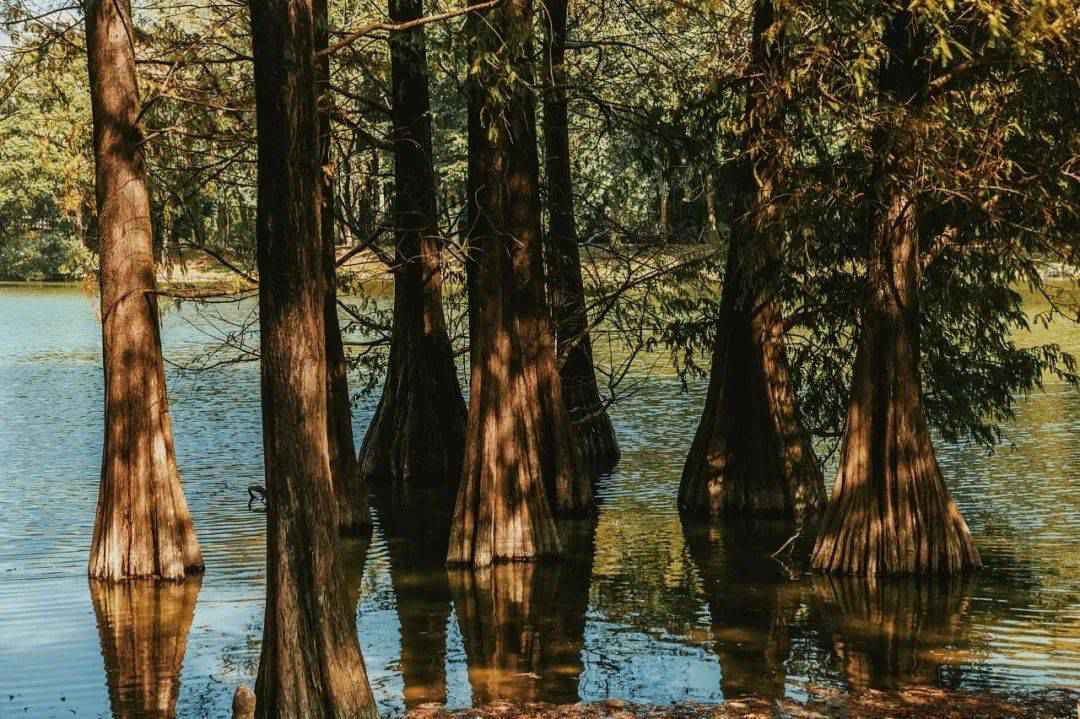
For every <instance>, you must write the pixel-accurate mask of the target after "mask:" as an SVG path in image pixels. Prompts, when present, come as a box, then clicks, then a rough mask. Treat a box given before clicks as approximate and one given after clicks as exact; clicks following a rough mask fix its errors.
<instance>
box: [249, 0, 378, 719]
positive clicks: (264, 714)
mask: <svg viewBox="0 0 1080 719" xmlns="http://www.w3.org/2000/svg"><path fill="white" fill-rule="evenodd" d="M251 23H252V37H253V46H254V56H255V91H256V120H257V123H258V157H259V166H258V167H259V172H258V207H259V209H258V222H257V230H256V237H257V240H258V265H259V278H260V282H259V321H260V330H261V355H262V413H263V451H264V456H265V464H266V485H267V495H268V496H267V500H268V502H267V542H266V544H267V546H266V563H267V576H266V588H267V597H266V613H265V617H264V621H263V639H262V654H261V657H260V659H259V673H258V678H257V680H256V685H255V694H256V697H257V706H256V716H257V717H259V718H260V719H271V718H273V719H301V718H303V719H324V718H325V719H330V718H333V719H345V718H348V719H353V718H355V717H375V716H377V711H376V709H375V704H374V700H373V698H372V695H371V689H370V687H369V686H368V680H367V674H366V671H365V669H364V661H363V658H362V657H361V655H360V645H359V643H358V641H357V637H356V625H355V622H354V618H353V617H354V615H353V613H352V611H351V610H352V608H351V607H349V605H348V601H347V591H346V587H345V584H344V577H343V574H342V567H341V566H340V564H339V562H338V537H337V533H338V521H339V519H338V502H337V496H336V494H335V491H334V484H333V477H332V474H331V468H330V454H329V447H328V433H327V426H328V425H327V423H328V418H327V394H328V393H327V391H326V388H327V373H326V327H325V316H326V297H327V288H326V271H325V261H326V255H325V251H324V243H323V237H322V232H321V224H320V214H321V212H320V211H321V205H322V202H321V185H322V181H321V178H320V172H321V168H320V166H319V158H320V143H319V122H318V116H317V110H316V87H315V84H316V69H315V17H314V8H313V7H312V0H258V1H255V0H253V1H252V3H251Z"/></svg>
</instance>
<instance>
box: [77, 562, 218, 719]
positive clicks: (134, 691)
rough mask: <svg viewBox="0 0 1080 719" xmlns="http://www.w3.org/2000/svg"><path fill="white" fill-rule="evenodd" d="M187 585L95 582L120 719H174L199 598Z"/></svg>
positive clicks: (112, 697)
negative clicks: (196, 602)
mask: <svg viewBox="0 0 1080 719" xmlns="http://www.w3.org/2000/svg"><path fill="white" fill-rule="evenodd" d="M201 584H202V581H201V580H200V579H199V578H195V579H189V580H187V581H184V582H168V583H163V582H147V581H140V582H121V583H117V582H101V581H97V580H94V579H91V580H90V598H91V600H92V601H93V604H94V614H95V616H96V617H97V626H98V634H99V635H100V637H101V656H102V657H104V658H105V678H106V683H107V684H108V685H109V706H110V708H111V710H112V716H113V717H115V718H116V719H173V717H175V716H176V700H177V698H178V697H179V696H180V672H181V669H182V668H183V666H184V654H185V653H186V652H187V640H188V632H190V631H191V620H192V618H193V617H194V615H195V599H196V598H197V597H198V596H199V587H200V586H201Z"/></svg>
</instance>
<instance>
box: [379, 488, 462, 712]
mask: <svg viewBox="0 0 1080 719" xmlns="http://www.w3.org/2000/svg"><path fill="white" fill-rule="evenodd" d="M396 489H398V487H393V488H391V487H386V486H380V487H376V488H375V490H374V493H373V495H374V497H375V498H376V501H375V509H376V512H377V513H378V517H379V526H380V527H382V530H383V535H384V537H385V538H386V546H387V552H388V554H389V557H390V581H391V583H392V584H393V587H394V596H395V598H396V599H397V613H398V621H399V622H400V623H401V678H402V682H403V683H404V685H405V688H404V694H405V707H406V709H412V708H414V707H416V706H418V705H420V704H427V703H436V704H445V703H446V629H447V620H449V618H450V585H449V582H448V579H447V573H446V550H447V540H448V537H449V534H450V517H451V514H452V512H453V500H454V496H453V492H451V491H450V487H448V486H447V485H445V484H444V485H443V486H441V487H436V488H431V489H427V488H418V487H413V486H407V487H404V493H403V494H396V493H395V492H394V491H393V490H396Z"/></svg>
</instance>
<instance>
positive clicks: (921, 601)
mask: <svg viewBox="0 0 1080 719" xmlns="http://www.w3.org/2000/svg"><path fill="white" fill-rule="evenodd" d="M812 586H813V592H812V602H813V604H814V613H815V614H816V616H817V620H818V622H819V623H820V626H821V631H822V633H823V635H824V636H825V637H826V638H827V639H828V640H829V641H831V645H832V655H833V659H834V661H835V662H836V663H837V665H838V667H839V668H840V671H841V673H842V675H843V678H844V680H845V681H846V682H847V685H848V688H849V689H850V690H852V691H861V690H865V689H883V690H893V689H904V688H910V687H917V686H933V687H939V686H942V685H950V684H953V683H955V682H954V681H947V677H946V676H945V671H946V669H947V668H948V669H949V671H950V672H951V673H953V674H956V673H957V671H956V667H957V666H958V665H961V664H964V663H966V662H968V661H970V659H971V657H972V656H973V653H974V652H975V642H974V640H973V638H972V636H971V630H970V622H969V620H968V617H967V614H968V611H969V608H970V604H971V601H972V591H973V587H974V579H973V578H972V577H971V576H964V577H952V578H946V577H936V578H932V579H927V578H910V577H904V578H891V579H875V578H866V577H834V576H815V577H814V578H813V580H812Z"/></svg>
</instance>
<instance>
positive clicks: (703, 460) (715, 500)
mask: <svg viewBox="0 0 1080 719" xmlns="http://www.w3.org/2000/svg"><path fill="white" fill-rule="evenodd" d="M777 22H778V19H777V17H776V14H775V11H774V8H773V3H772V2H771V0H757V2H756V3H755V5H754V26H753V39H752V44H751V63H752V67H751V72H750V75H751V76H752V77H754V78H756V79H755V80H754V81H753V82H752V83H751V87H750V90H749V93H748V95H747V100H746V130H745V132H744V136H743V160H742V163H741V165H740V166H739V167H738V168H737V170H736V173H735V175H736V178H737V181H736V184H735V187H734V193H735V196H734V197H733V198H732V208H733V209H732V214H731V220H730V225H731V237H730V245H729V248H728V259H727V270H726V273H725V276H724V289H723V293H722V295H721V305H720V318H719V322H718V327H717V333H716V344H715V346H714V348H713V358H712V371H711V375H710V379H709V391H708V396H707V398H706V401H705V411H704V414H703V415H702V418H701V424H700V425H699V426H698V430H697V434H696V435H695V437H694V442H693V444H692V446H691V448H690V454H689V456H688V457H687V460H686V465H685V467H684V468H683V476H682V483H681V485H680V487H679V506H680V507H681V508H682V509H683V510H685V511H688V512H691V513H694V514H702V515H711V516H721V515H727V516H732V515H735V516H739V517H777V518H789V519H794V520H796V521H798V522H800V523H801V522H803V521H804V520H805V519H806V518H807V517H808V516H810V515H812V514H814V513H815V512H817V511H818V510H819V509H820V508H821V507H822V506H823V505H824V503H825V485H824V480H823V478H822V474H821V469H820V467H819V466H818V462H817V458H816V457H815V456H814V450H813V446H812V445H811V442H810V436H809V434H808V433H807V432H806V431H805V429H804V428H803V425H802V421H801V419H800V417H799V410H798V403H797V400H796V397H795V392H794V389H793V388H792V385H791V373H790V370H789V367H788V361H787V354H786V350H785V347H784V336H783V334H784V323H783V317H782V316H781V312H780V307H779V303H778V302H777V301H776V300H775V299H774V297H773V295H774V291H775V284H776V278H775V275H776V274H777V271H778V267H777V266H778V264H779V254H780V253H779V250H778V247H777V240H776V239H775V228H774V227H772V225H773V224H774V221H775V214H776V211H775V209H774V205H773V198H774V194H775V192H776V185H777V182H778V179H779V177H778V176H779V174H780V172H781V169H782V166H783V162H782V158H781V157H780V154H779V150H778V149H777V147H778V144H779V142H780V138H779V137H778V136H777V135H778V133H780V132H782V116H781V113H782V100H781V98H779V97H777V92H778V91H777V89H776V85H775V82H774V81H775V80H776V79H777V77H778V75H779V74H780V73H781V72H782V62H781V58H782V33H780V32H776V28H775V24H776V23H777ZM770 29H771V30H772V31H773V35H772V37H773V39H772V40H769V39H768V38H769V37H770Z"/></svg>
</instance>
